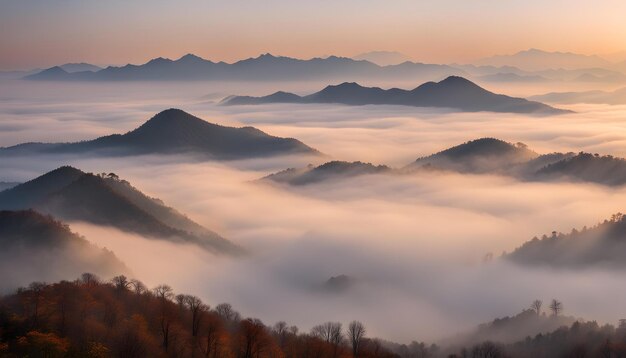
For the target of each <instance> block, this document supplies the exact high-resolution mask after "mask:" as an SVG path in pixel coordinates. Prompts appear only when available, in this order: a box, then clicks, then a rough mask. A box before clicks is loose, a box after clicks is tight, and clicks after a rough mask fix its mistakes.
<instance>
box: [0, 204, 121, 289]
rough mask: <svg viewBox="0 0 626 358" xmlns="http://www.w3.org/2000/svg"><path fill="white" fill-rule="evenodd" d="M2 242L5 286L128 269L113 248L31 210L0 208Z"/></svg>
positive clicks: (0, 256)
mask: <svg viewBox="0 0 626 358" xmlns="http://www.w3.org/2000/svg"><path fill="white" fill-rule="evenodd" d="M0 245H1V246H2V250H0V282H1V284H0V285H1V286H0V287H2V288H7V287H18V286H21V285H22V284H24V283H26V282H32V281H44V280H45V281H48V280H60V279H65V278H67V277H76V276H77V275H79V274H81V273H83V272H93V273H95V274H98V275H106V276H110V275H114V274H120V273H126V272H128V268H127V267H126V266H125V265H124V264H123V263H122V262H121V261H119V260H118V259H117V258H116V257H115V255H114V254H113V253H112V252H110V251H108V250H106V249H101V248H98V247H96V246H94V245H92V244H91V243H89V242H88V241H87V240H85V239H84V238H82V237H81V236H79V235H77V234H75V233H73V232H71V231H70V229H69V227H68V226H67V225H64V224H62V223H61V222H58V221H56V220H54V219H52V218H51V217H49V216H43V215H41V214H39V213H37V212H35V211H32V210H27V211H0Z"/></svg>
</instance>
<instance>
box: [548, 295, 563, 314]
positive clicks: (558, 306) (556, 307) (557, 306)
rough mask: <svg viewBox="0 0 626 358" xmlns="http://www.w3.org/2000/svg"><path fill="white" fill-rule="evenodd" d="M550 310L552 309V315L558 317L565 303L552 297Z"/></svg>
mask: <svg viewBox="0 0 626 358" xmlns="http://www.w3.org/2000/svg"><path fill="white" fill-rule="evenodd" d="M550 311H552V315H553V316H554V317H557V316H558V315H559V314H560V313H561V312H562V311H563V303H561V301H559V300H557V299H552V302H551V303H550Z"/></svg>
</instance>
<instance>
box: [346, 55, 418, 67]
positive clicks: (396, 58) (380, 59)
mask: <svg viewBox="0 0 626 358" xmlns="http://www.w3.org/2000/svg"><path fill="white" fill-rule="evenodd" d="M352 58H353V59H355V60H357V61H369V62H371V63H375V64H377V65H379V66H391V65H398V64H401V63H403V62H410V61H411V58H410V57H409V56H407V55H405V54H403V53H400V52H395V51H371V52H366V53H362V54H359V55H356V56H354V57H352Z"/></svg>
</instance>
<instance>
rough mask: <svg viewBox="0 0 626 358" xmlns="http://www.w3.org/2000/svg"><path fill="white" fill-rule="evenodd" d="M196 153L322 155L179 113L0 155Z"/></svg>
mask: <svg viewBox="0 0 626 358" xmlns="http://www.w3.org/2000/svg"><path fill="white" fill-rule="evenodd" d="M43 153H46V154H80V155H88V154H97V155H109V156H126V155H141V154H196V155H198V156H200V157H203V158H209V159H243V158H253V157H265V156H273V155H288V154H314V155H316V154H319V152H318V151H316V150H315V149H313V148H311V147H308V146H307V145H305V144H304V143H302V142H300V141H298V140H296V139H293V138H280V137H274V136H271V135H269V134H266V133H264V132H263V131H260V130H258V129H256V128H253V127H242V128H234V127H225V126H221V125H218V124H213V123H209V122H206V121H204V120H202V119H200V118H198V117H195V116H193V115H191V114H189V113H187V112H184V111H182V110H180V109H168V110H165V111H162V112H160V113H158V114H157V115H155V116H154V117H152V118H151V119H150V120H148V121H147V122H145V123H144V124H143V125H141V126H140V127H138V128H137V129H135V130H132V131H130V132H128V133H125V134H113V135H109V136H105V137H100V138H97V139H94V140H87V141H82V142H75V143H25V144H19V145H16V146H13V147H7V148H0V155H1V154H5V155H13V154H43Z"/></svg>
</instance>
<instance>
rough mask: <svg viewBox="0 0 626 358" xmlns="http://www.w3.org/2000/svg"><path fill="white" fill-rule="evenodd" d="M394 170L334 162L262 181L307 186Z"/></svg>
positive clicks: (293, 170)
mask: <svg viewBox="0 0 626 358" xmlns="http://www.w3.org/2000/svg"><path fill="white" fill-rule="evenodd" d="M391 172H392V169H391V168H389V167H388V166H386V165H378V166H376V165H373V164H370V163H362V162H351V163H350V162H342V161H332V162H328V163H325V164H322V165H320V166H318V167H313V166H312V165H309V166H308V167H306V168H303V169H295V168H290V169H286V170H283V171H281V172H278V173H275V174H270V175H268V176H266V177H264V178H262V179H261V181H271V182H275V183H284V184H289V185H306V184H313V183H318V182H322V181H327V180H338V179H344V178H351V177H356V176H360V175H368V174H387V173H391Z"/></svg>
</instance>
